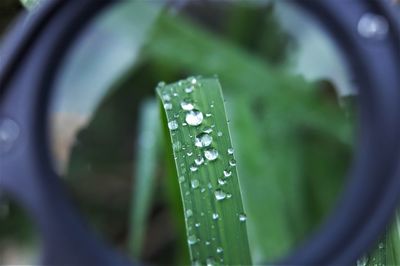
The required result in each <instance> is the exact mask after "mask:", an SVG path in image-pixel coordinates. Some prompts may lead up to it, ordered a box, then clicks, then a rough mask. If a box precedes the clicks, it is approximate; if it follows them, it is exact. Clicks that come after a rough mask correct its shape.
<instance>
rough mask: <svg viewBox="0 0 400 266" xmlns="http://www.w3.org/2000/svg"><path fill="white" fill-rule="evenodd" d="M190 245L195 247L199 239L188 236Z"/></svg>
mask: <svg viewBox="0 0 400 266" xmlns="http://www.w3.org/2000/svg"><path fill="white" fill-rule="evenodd" d="M188 243H189V245H194V244H196V243H197V238H196V236H195V235H190V236H188Z"/></svg>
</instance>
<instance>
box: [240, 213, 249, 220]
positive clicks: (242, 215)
mask: <svg viewBox="0 0 400 266" xmlns="http://www.w3.org/2000/svg"><path fill="white" fill-rule="evenodd" d="M246 220H247V216H246V214H244V213H241V214H239V221H241V222H245V221H246Z"/></svg>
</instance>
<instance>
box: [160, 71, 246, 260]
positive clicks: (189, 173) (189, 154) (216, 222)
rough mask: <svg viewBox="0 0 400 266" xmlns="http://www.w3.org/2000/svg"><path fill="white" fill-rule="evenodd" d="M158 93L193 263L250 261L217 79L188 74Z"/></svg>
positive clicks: (240, 199) (243, 217)
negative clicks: (167, 130) (163, 113)
mask: <svg viewBox="0 0 400 266" xmlns="http://www.w3.org/2000/svg"><path fill="white" fill-rule="evenodd" d="M157 93H158V96H159V98H160V99H161V101H162V104H163V106H164V110H165V115H166V118H167V125H165V126H168V129H169V132H170V137H171V138H170V139H171V143H170V145H172V147H173V153H174V154H173V156H174V159H175V166H176V169H177V174H178V176H177V177H176V178H177V180H178V181H179V185H180V192H181V197H182V202H183V208H184V212H185V222H186V231H187V240H188V246H189V251H190V256H191V260H192V262H193V263H202V264H206V263H207V264H210V263H217V264H227V265H238V264H240V265H249V264H251V259H250V251H249V246H248V239H247V231H246V220H247V217H246V214H245V213H244V210H243V205H242V198H241V191H240V187H239V182H238V175H237V170H236V161H235V157H234V154H233V147H232V143H231V139H230V133H229V129H228V122H227V118H226V113H225V107H224V102H223V98H222V92H221V87H220V84H219V82H218V80H217V79H216V78H208V79H206V78H189V79H187V80H182V81H179V82H177V83H174V84H171V85H164V84H161V85H159V86H158V88H157ZM171 156H172V154H171ZM250 219H251V217H250Z"/></svg>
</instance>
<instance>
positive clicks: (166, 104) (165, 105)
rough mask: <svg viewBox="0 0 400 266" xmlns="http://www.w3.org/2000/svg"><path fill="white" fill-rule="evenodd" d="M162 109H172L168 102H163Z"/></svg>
mask: <svg viewBox="0 0 400 266" xmlns="http://www.w3.org/2000/svg"><path fill="white" fill-rule="evenodd" d="M164 109H165V110H171V109H172V103H169V102H167V103H164Z"/></svg>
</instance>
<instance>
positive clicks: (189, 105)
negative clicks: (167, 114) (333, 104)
mask: <svg viewBox="0 0 400 266" xmlns="http://www.w3.org/2000/svg"><path fill="white" fill-rule="evenodd" d="M181 107H182V109H183V110H185V111H191V110H193V108H194V106H193V104H192V103H191V102H190V101H189V100H183V101H182V102H181Z"/></svg>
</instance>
